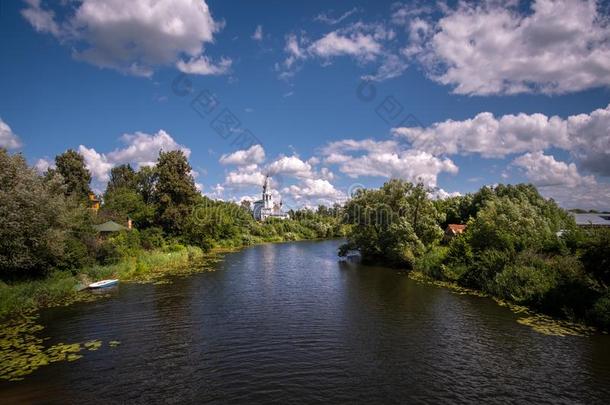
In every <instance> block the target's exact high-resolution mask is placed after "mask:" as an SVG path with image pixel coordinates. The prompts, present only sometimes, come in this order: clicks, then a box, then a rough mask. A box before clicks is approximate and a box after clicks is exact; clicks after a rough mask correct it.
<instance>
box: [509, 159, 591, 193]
mask: <svg viewBox="0 0 610 405" xmlns="http://www.w3.org/2000/svg"><path fill="white" fill-rule="evenodd" d="M513 164H514V165H515V166H517V167H520V168H523V169H524V170H525V176H526V177H527V178H528V180H529V181H531V182H532V183H533V184H534V185H536V186H539V187H548V186H562V187H577V186H594V185H595V184H596V181H595V178H594V177H593V176H581V175H580V173H578V169H577V168H576V165H575V164H574V163H569V164H568V163H565V162H561V161H557V160H555V158H554V157H553V156H551V155H545V154H544V153H542V152H540V151H538V152H534V153H526V154H525V155H522V156H519V157H518V158H516V159H515V160H514V161H513Z"/></svg>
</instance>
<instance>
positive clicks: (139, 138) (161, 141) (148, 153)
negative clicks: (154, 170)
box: [108, 129, 191, 167]
mask: <svg viewBox="0 0 610 405" xmlns="http://www.w3.org/2000/svg"><path fill="white" fill-rule="evenodd" d="M121 140H122V141H123V142H124V143H125V144H127V146H126V147H125V148H122V149H115V150H114V151H112V152H110V153H108V158H109V160H110V161H111V162H113V163H115V164H122V163H131V164H133V165H135V166H136V167H141V166H153V165H154V164H155V163H156V161H157V158H158V157H159V151H161V150H163V151H164V152H167V151H171V150H181V151H182V152H184V154H185V156H186V157H187V158H188V157H189V156H190V155H191V150H190V149H189V148H187V147H186V146H182V145H180V144H179V143H177V142H176V141H175V140H174V138H172V136H171V135H170V134H168V133H167V132H165V131H164V130H162V129H161V130H159V131H158V132H157V133H156V134H146V133H144V132H136V133H134V134H124V135H123V136H122V137H121Z"/></svg>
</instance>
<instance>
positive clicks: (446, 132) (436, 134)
mask: <svg viewBox="0 0 610 405" xmlns="http://www.w3.org/2000/svg"><path fill="white" fill-rule="evenodd" d="M392 131H393V133H394V135H396V136H399V137H404V138H406V139H407V140H408V141H409V142H410V143H411V145H412V146H413V147H414V148H417V149H421V150H425V151H428V152H430V153H433V154H449V155H454V154H468V153H478V154H480V155H482V156H483V157H503V156H506V155H507V154H510V153H519V152H525V151H531V150H538V149H546V148H548V147H551V146H557V147H564V148H565V147H567V146H568V145H569V143H570V142H569V139H568V134H567V125H566V121H565V120H563V119H561V118H559V117H550V118H549V117H547V116H545V115H543V114H531V115H528V114H517V115H512V114H509V115H504V116H502V117H500V118H496V117H494V115H493V114H492V113H490V112H483V113H479V114H477V115H476V116H475V117H474V118H471V119H466V120H463V121H454V120H446V121H443V122H438V123H434V124H432V125H431V126H430V127H428V128H420V127H402V128H394V129H393V130H392Z"/></svg>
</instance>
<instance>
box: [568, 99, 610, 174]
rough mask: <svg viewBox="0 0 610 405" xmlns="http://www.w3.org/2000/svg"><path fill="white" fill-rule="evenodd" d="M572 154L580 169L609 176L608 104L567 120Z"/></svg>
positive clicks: (609, 136)
mask: <svg viewBox="0 0 610 405" xmlns="http://www.w3.org/2000/svg"><path fill="white" fill-rule="evenodd" d="M567 126H568V136H569V138H570V142H571V147H570V150H571V151H572V154H573V155H574V156H575V157H576V158H577V159H578V161H579V162H580V164H581V165H582V167H584V168H586V169H589V170H591V171H592V172H596V173H599V174H601V175H603V176H610V104H609V105H608V106H607V107H606V108H599V109H597V110H595V111H593V112H591V113H590V114H578V115H572V116H570V117H568V119H567Z"/></svg>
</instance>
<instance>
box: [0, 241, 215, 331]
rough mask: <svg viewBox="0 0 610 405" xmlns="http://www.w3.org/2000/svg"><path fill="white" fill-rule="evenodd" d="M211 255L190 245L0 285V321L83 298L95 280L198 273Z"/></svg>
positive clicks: (137, 279)
mask: <svg viewBox="0 0 610 405" xmlns="http://www.w3.org/2000/svg"><path fill="white" fill-rule="evenodd" d="M215 256H216V255H215V254H208V255H206V254H204V253H203V251H202V250H201V249H199V248H196V247H191V246H189V247H181V248H180V249H179V250H176V251H171V252H167V251H160V250H159V251H150V252H147V251H142V252H140V253H139V254H138V255H137V256H135V257H129V258H125V259H123V260H121V261H120V262H118V263H116V264H111V265H95V266H91V267H87V268H84V269H81V270H80V271H79V272H77V274H75V275H74V274H72V273H70V272H59V271H57V272H54V273H52V274H50V275H49V276H48V277H46V278H44V279H37V280H28V281H20V282H15V283H11V284H6V283H3V282H0V319H5V318H9V317H12V316H16V315H19V314H26V313H29V312H32V311H34V310H36V309H38V308H43V307H49V306H56V305H65V304H69V303H71V302H74V301H78V300H81V299H86V298H87V296H88V294H83V293H79V290H81V289H82V288H84V287H85V286H86V285H87V284H89V283H91V282H94V281H97V280H102V279H107V278H118V279H119V280H122V281H144V282H145V281H152V280H156V279H159V278H163V277H167V276H172V275H186V274H191V273H194V272H198V271H201V270H202V269H204V268H206V267H208V265H209V264H210V263H211V262H212V261H214V260H215Z"/></svg>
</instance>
